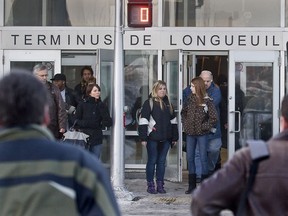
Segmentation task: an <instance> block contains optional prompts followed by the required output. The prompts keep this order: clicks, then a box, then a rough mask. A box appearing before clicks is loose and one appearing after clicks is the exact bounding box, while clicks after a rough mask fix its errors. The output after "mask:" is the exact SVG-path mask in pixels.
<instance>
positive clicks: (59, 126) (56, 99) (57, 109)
mask: <svg viewBox="0 0 288 216" xmlns="http://www.w3.org/2000/svg"><path fill="white" fill-rule="evenodd" d="M33 74H34V75H35V76H36V77H37V78H38V79H39V80H40V81H41V82H42V83H43V84H44V85H45V86H46V88H47V90H48V93H49V94H48V95H49V98H48V99H49V112H50V124H49V125H48V128H49V129H50V130H51V132H52V133H53V135H54V137H55V138H56V139H61V138H62V135H63V133H64V132H65V130H66V127H67V126H66V125H67V114H66V110H65V104H64V101H63V99H62V97H61V94H60V91H59V89H58V87H57V86H55V85H54V84H52V83H51V82H48V81H47V77H48V68H47V66H46V65H44V64H37V65H36V66H34V68H33Z"/></svg>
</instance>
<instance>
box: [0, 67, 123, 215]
mask: <svg viewBox="0 0 288 216" xmlns="http://www.w3.org/2000/svg"><path fill="white" fill-rule="evenodd" d="M48 98H49V95H48V94H47V90H46V88H45V86H44V85H43V84H42V83H41V82H39V81H38V80H37V79H36V78H35V77H33V76H32V75H31V74H29V73H28V72H22V73H20V72H12V73H11V74H9V75H7V76H6V77H4V78H3V79H2V80H0V163H1V176H0V194H1V196H0V215H15V214H16V212H17V215H53V216H63V215H69V216H70V215H71V216H72V215H82V216H88V215H105V216H115V215H116V216H118V215H120V211H119V208H118V205H117V203H116V200H115V197H114V194H113V191H112V187H111V184H110V180H109V177H108V175H107V171H106V170H105V168H104V167H103V166H102V165H101V163H100V162H99V161H98V160H97V159H95V158H94V157H91V156H90V155H89V153H87V152H85V151H83V150H81V149H78V148H76V147H74V146H72V145H64V144H62V145H60V144H59V143H57V142H55V141H54V137H53V136H52V134H51V133H50V132H49V130H47V128H46V126H47V125H48V124H49V118H50V117H49V111H48V109H49V108H48V107H49V104H48ZM32 99H33V100H32Z"/></svg>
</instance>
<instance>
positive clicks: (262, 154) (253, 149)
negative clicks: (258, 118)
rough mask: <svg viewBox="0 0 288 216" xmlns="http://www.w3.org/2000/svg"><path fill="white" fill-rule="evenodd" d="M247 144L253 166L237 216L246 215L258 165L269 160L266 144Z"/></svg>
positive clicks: (254, 142) (250, 142)
mask: <svg viewBox="0 0 288 216" xmlns="http://www.w3.org/2000/svg"><path fill="white" fill-rule="evenodd" d="M247 144H248V146H249V148H250V154H251V158H252V164H251V165H250V170H249V177H248V180H247V184H246V187H245V189H244V191H243V192H242V194H241V198H240V202H239V206H238V209H237V212H236V216H241V215H245V210H246V204H247V198H248V195H249V193H250V191H251V189H252V188H253V185H254V181H255V176H256V174H257V170H258V165H259V163H260V162H261V161H262V160H265V159H268V158H269V150H268V146H267V144H266V142H264V141H263V140H247Z"/></svg>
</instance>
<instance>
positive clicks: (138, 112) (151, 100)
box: [136, 98, 153, 135]
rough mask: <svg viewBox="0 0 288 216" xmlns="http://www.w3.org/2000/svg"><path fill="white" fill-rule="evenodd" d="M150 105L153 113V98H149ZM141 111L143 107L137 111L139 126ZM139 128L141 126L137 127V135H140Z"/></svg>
mask: <svg viewBox="0 0 288 216" xmlns="http://www.w3.org/2000/svg"><path fill="white" fill-rule="evenodd" d="M149 105H150V109H151V112H152V109H153V99H152V98H149ZM141 110H142V107H141V108H139V109H137V111H136V122H137V125H139V119H140V118H141ZM138 128H139V126H137V133H138V135H139V131H138Z"/></svg>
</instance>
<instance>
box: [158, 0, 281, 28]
mask: <svg viewBox="0 0 288 216" xmlns="http://www.w3.org/2000/svg"><path fill="white" fill-rule="evenodd" d="M267 14H273V16H267ZM280 17H281V11H280V0H242V1H239V0H232V1H231V0H217V1H212V0H183V1H176V0H164V3H163V26H171V27H174V26H179V27H185V26H191V27H280Z"/></svg>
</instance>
